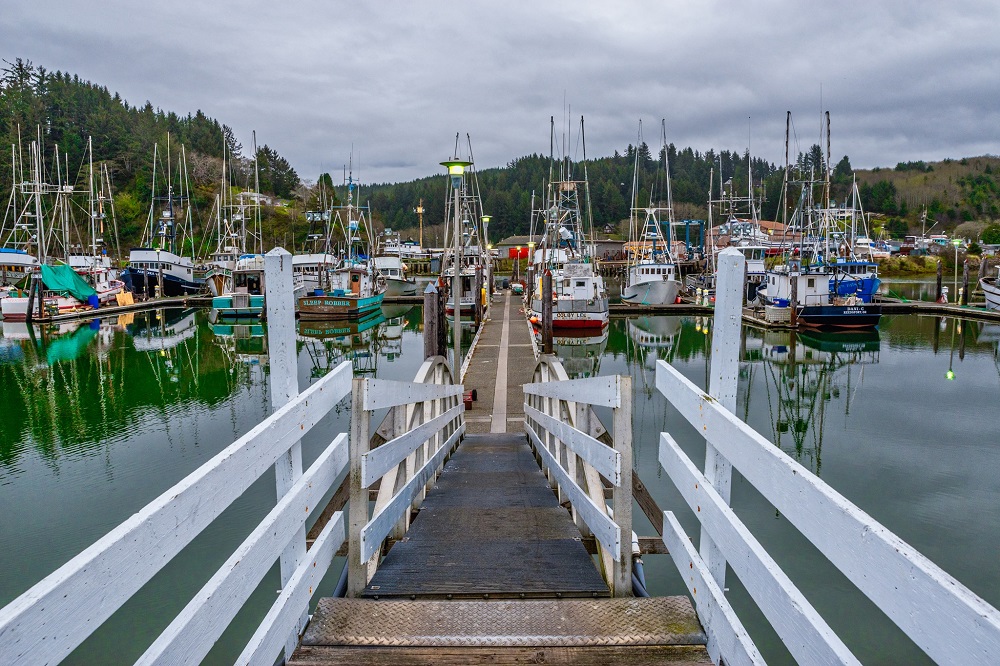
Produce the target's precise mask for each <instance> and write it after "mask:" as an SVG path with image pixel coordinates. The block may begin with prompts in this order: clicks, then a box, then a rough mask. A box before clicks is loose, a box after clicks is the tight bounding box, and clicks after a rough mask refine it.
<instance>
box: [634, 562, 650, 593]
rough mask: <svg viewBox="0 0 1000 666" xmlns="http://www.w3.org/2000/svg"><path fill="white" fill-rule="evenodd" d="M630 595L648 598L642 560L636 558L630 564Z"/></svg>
mask: <svg viewBox="0 0 1000 666" xmlns="http://www.w3.org/2000/svg"><path fill="white" fill-rule="evenodd" d="M632 594H634V595H635V596H637V597H648V596H649V592H647V591H646V572H645V571H644V570H643V567H642V558H641V557H637V558H635V560H633V562H632Z"/></svg>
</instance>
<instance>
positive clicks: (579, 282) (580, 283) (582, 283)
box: [576, 280, 587, 287]
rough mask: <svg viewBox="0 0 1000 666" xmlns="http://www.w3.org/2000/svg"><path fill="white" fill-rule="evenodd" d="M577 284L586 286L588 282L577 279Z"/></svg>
mask: <svg viewBox="0 0 1000 666" xmlns="http://www.w3.org/2000/svg"><path fill="white" fill-rule="evenodd" d="M576 286H578V287H586V286H587V283H586V282H585V281H583V280H577V281H576Z"/></svg>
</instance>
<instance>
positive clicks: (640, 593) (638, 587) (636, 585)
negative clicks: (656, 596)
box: [632, 573, 649, 597]
mask: <svg viewBox="0 0 1000 666" xmlns="http://www.w3.org/2000/svg"><path fill="white" fill-rule="evenodd" d="M632 594H633V595H634V596H637V597H648V596H649V592H647V591H646V588H645V586H643V584H642V583H641V582H639V578H638V577H637V576H636V575H635V574H634V573H633V574H632Z"/></svg>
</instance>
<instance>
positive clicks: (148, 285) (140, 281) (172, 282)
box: [122, 266, 202, 297]
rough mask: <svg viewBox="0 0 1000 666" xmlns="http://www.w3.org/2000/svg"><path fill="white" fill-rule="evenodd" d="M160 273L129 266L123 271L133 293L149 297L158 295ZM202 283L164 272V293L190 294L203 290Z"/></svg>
mask: <svg viewBox="0 0 1000 666" xmlns="http://www.w3.org/2000/svg"><path fill="white" fill-rule="evenodd" d="M159 278H160V276H159V273H158V272H157V271H151V270H145V269H141V268H133V267H131V266H130V267H128V268H126V269H125V271H124V272H123V273H122V280H123V281H124V282H125V286H126V288H128V289H129V290H130V291H131V292H132V293H133V294H144V295H146V296H148V297H153V296H155V295H156V287H157V285H158V284H159ZM201 288H202V285H200V284H198V283H196V282H194V281H191V280H183V279H181V278H179V277H177V276H176V275H170V274H169V273H166V272H164V274H163V295H164V296H167V297H171V296H189V295H191V294H197V293H198V292H200V291H201Z"/></svg>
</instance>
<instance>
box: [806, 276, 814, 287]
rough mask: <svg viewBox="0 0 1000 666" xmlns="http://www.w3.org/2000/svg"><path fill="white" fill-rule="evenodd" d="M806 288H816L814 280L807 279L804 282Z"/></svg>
mask: <svg viewBox="0 0 1000 666" xmlns="http://www.w3.org/2000/svg"><path fill="white" fill-rule="evenodd" d="M806 286H808V287H815V286H816V278H809V279H808V280H806Z"/></svg>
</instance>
